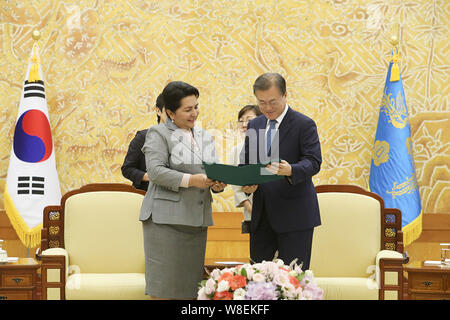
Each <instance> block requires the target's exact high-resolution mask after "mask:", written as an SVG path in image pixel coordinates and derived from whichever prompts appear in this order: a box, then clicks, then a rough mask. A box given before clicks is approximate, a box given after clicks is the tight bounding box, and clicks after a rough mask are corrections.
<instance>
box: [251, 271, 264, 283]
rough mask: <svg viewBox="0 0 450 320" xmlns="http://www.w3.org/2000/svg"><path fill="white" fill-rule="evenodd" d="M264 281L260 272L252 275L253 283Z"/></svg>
mask: <svg viewBox="0 0 450 320" xmlns="http://www.w3.org/2000/svg"><path fill="white" fill-rule="evenodd" d="M265 280H266V279H265V277H264V275H263V274H262V273H260V272H258V273H255V274H253V281H255V282H264V281H265Z"/></svg>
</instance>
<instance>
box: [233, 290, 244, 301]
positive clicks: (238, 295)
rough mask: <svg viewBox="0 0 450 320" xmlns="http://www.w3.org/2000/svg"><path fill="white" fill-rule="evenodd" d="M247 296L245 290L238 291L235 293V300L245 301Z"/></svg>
mask: <svg viewBox="0 0 450 320" xmlns="http://www.w3.org/2000/svg"><path fill="white" fill-rule="evenodd" d="M246 295H247V291H245V290H244V289H243V288H239V289H236V290H235V291H234V296H233V300H245V296H246Z"/></svg>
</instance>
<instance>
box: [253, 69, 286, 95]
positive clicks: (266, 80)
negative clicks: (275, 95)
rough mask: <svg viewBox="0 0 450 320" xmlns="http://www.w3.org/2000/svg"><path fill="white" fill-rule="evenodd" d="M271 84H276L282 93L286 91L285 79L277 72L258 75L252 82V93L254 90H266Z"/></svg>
mask: <svg viewBox="0 0 450 320" xmlns="http://www.w3.org/2000/svg"><path fill="white" fill-rule="evenodd" d="M272 86H276V87H277V88H278V89H279V90H280V92H281V94H282V95H284V94H285V93H286V80H284V78H283V76H282V75H281V74H279V73H272V72H268V73H264V74H262V75H260V76H259V77H258V78H257V79H256V80H255V83H254V84H253V94H255V93H256V91H258V90H259V91H266V90H269V89H270V88H271V87H272Z"/></svg>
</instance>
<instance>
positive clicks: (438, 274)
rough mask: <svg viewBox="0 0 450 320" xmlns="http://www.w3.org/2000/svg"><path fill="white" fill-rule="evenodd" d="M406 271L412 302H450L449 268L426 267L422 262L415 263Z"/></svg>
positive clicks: (407, 267) (409, 265)
mask: <svg viewBox="0 0 450 320" xmlns="http://www.w3.org/2000/svg"><path fill="white" fill-rule="evenodd" d="M405 270H406V271H407V272H408V295H409V299H410V300H450V268H449V267H441V266H424V264H423V262H422V261H415V262H411V263H410V264H408V265H407V266H406V267H405Z"/></svg>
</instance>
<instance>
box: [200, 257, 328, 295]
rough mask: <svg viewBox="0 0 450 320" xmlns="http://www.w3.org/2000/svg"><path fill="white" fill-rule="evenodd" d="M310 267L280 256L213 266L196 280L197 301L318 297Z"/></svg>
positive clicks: (318, 291)
mask: <svg viewBox="0 0 450 320" xmlns="http://www.w3.org/2000/svg"><path fill="white" fill-rule="evenodd" d="M322 298H323V291H322V289H320V288H319V287H318V286H317V285H316V283H315V281H314V275H313V273H312V271H311V270H306V271H302V269H301V266H298V265H296V264H295V261H293V262H292V263H291V265H290V266H287V265H285V264H284V262H283V261H282V260H280V259H276V260H274V261H263V262H262V263H255V264H243V265H239V266H236V267H233V268H225V269H222V270H220V269H214V270H213V271H212V272H211V273H210V274H209V278H208V279H207V280H203V281H202V282H201V283H200V288H199V291H198V297H197V299H198V300H321V299H322Z"/></svg>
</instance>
